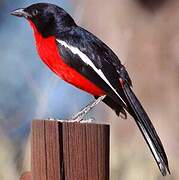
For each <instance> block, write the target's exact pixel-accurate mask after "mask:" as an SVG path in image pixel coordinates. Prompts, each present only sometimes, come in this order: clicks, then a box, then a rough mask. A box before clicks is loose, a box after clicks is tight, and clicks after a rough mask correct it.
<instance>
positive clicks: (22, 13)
mask: <svg viewBox="0 0 179 180" xmlns="http://www.w3.org/2000/svg"><path fill="white" fill-rule="evenodd" d="M11 15H13V16H17V17H25V18H29V17H30V16H31V15H30V14H29V13H27V12H25V11H24V9H23V8H21V9H16V10H15V11H12V12H11Z"/></svg>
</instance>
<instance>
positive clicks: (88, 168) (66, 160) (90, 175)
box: [32, 120, 109, 180]
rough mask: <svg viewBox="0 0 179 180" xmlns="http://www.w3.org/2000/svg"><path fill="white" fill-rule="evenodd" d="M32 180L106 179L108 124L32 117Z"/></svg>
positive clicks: (107, 176)
mask: <svg viewBox="0 0 179 180" xmlns="http://www.w3.org/2000/svg"><path fill="white" fill-rule="evenodd" d="M32 180H109V125H102V124H91V123H61V122H57V121H46V120H35V121H33V123H32Z"/></svg>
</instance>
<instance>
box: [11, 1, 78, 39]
mask: <svg viewBox="0 0 179 180" xmlns="http://www.w3.org/2000/svg"><path fill="white" fill-rule="evenodd" d="M11 14H12V15H15V16H18V17H25V18H26V19H28V20H29V21H31V22H32V23H33V24H34V25H35V27H36V29H37V30H38V31H39V32H40V33H41V34H42V36H43V37H49V36H52V35H58V34H59V33H60V32H63V31H68V30H70V29H71V28H72V27H74V26H76V24H75V22H74V20H73V18H72V17H71V16H70V15H69V14H68V13H67V12H66V11H65V10H64V9H62V8H60V7H58V6H56V5H53V4H48V3H38V4H33V5H31V6H29V7H27V8H24V9H17V10H15V11H13V12H12V13H11Z"/></svg>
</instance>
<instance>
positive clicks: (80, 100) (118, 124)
mask: <svg viewBox="0 0 179 180" xmlns="http://www.w3.org/2000/svg"><path fill="white" fill-rule="evenodd" d="M36 2H39V1H38V0H36V1H35V0H28V1H27V0H13V1H11V0H0V63H1V65H0V142H1V145H0V179H1V180H18V178H19V175H20V174H21V173H22V172H24V171H27V170H30V143H29V134H30V126H31V121H32V119H37V118H38V119H41V118H48V117H52V118H69V117H71V116H72V115H73V114H74V113H76V112H78V111H79V110H80V109H81V108H82V107H83V106H84V105H86V104H87V103H88V102H89V101H91V100H92V97H91V96H90V95H88V94H86V93H84V92H82V91H80V90H78V89H76V88H74V87H72V86H71V85H68V84H67V83H64V82H63V81H62V80H60V79H59V78H57V77H56V76H55V75H54V74H53V73H51V71H50V70H49V69H48V68H47V67H46V66H45V65H44V64H43V63H42V62H41V61H40V60H39V58H38V56H37V53H36V49H35V45H34V38H33V33H32V30H31V28H30V27H29V24H28V23H27V22H26V21H25V20H23V19H18V18H15V17H13V16H10V15H9V12H10V11H12V10H14V9H16V8H19V7H26V6H28V5H30V4H32V3H36ZM43 2H50V3H54V4H57V5H59V6H61V7H63V8H64V9H65V10H67V11H68V12H69V13H70V14H71V15H72V16H73V17H74V18H75V20H76V22H77V23H78V24H80V25H81V26H83V27H84V28H86V29H88V30H89V31H91V32H93V33H94V34H95V35H97V36H98V37H100V38H101V39H102V40H103V41H104V42H105V43H107V44H108V45H109V46H110V47H111V48H112V49H113V50H114V52H115V53H116V54H117V55H118V57H119V58H120V59H121V61H122V63H123V64H125V66H126V68H127V70H128V72H129V74H130V76H131V79H132V80H133V86H134V91H135V92H136V94H137V96H138V97H139V99H140V100H141V102H142V104H143V105H144V107H145V109H146V111H147V112H148V113H149V116H150V117H151V119H152V121H153V123H154V126H155V127H156V130H157V132H158V133H159V136H160V138H161V139H162V142H163V144H164V147H165V149H166V153H167V155H168V158H169V164H170V169H171V173H172V175H171V176H168V177H166V178H165V179H166V180H169V179H170V180H175V179H178V178H179V123H178V119H179V95H178V92H179V1H177V0H157V1H156V0H110V1H109V0H98V1H96V0H51V1H46V0H43ZM69 102H70V103H69ZM89 116H92V117H95V118H96V119H97V120H98V121H99V122H103V123H110V124H111V179H112V180H120V179H123V180H124V179H125V180H143V179H150V180H161V179H163V177H162V176H161V174H160V172H159V170H158V168H157V166H156V164H155V162H154V160H153V158H152V156H151V154H150V152H149V150H148V148H147V146H146V144H145V143H144V140H143V138H142V136H141V134H140V133H139V130H138V129H137V128H136V126H135V123H134V121H133V120H132V118H130V117H128V120H122V119H120V118H118V117H116V115H115V113H114V112H113V111H111V110H110V109H108V108H107V107H106V106H105V105H103V104H102V103H101V104H100V105H98V106H97V107H96V109H95V110H94V111H93V112H91V113H90V115H89Z"/></svg>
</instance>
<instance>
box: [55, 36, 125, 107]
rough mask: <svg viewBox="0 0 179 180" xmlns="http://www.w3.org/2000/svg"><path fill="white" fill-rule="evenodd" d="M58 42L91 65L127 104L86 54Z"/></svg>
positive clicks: (63, 42) (60, 41) (62, 42)
mask: <svg viewBox="0 0 179 180" xmlns="http://www.w3.org/2000/svg"><path fill="white" fill-rule="evenodd" d="M57 42H59V43H60V44H61V45H62V46H65V47H66V48H68V49H70V50H71V52H72V53H73V54H77V55H78V56H79V57H80V58H81V60H82V61H83V62H84V63H86V64H87V65H89V66H90V67H91V68H92V69H93V70H94V71H95V72H96V73H97V74H98V75H99V76H100V77H101V78H102V79H103V80H104V81H105V82H106V83H107V84H108V85H109V86H110V88H111V89H112V90H113V91H114V92H115V94H116V95H117V96H118V97H119V98H120V99H121V101H122V102H123V103H124V104H126V103H125V102H124V101H123V99H122V98H121V97H120V96H119V94H118V93H117V91H116V90H115V89H114V87H113V86H112V85H111V84H110V82H109V81H108V79H107V78H106V77H105V75H104V73H103V72H102V71H101V69H98V68H96V66H95V65H94V64H93V62H92V61H91V60H90V59H89V58H88V56H87V55H86V54H84V53H83V52H81V51H80V50H79V49H78V48H77V47H73V46H71V45H68V44H67V43H66V42H65V41H62V40H59V39H57Z"/></svg>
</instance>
